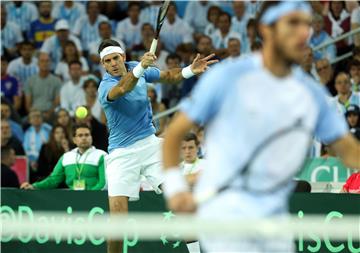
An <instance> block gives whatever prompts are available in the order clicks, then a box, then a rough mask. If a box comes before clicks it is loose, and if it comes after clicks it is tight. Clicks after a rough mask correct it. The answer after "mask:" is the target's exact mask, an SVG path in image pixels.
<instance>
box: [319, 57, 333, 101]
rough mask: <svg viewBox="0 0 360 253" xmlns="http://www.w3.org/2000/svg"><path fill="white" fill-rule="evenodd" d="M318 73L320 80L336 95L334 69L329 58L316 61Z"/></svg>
mask: <svg viewBox="0 0 360 253" xmlns="http://www.w3.org/2000/svg"><path fill="white" fill-rule="evenodd" d="M315 68H316V73H317V74H318V76H319V81H320V83H321V84H322V85H324V86H325V87H326V88H327V90H328V91H329V92H330V93H331V95H332V96H335V95H336V93H337V92H336V89H335V81H334V71H333V69H332V66H331V64H330V62H329V60H328V59H321V60H318V61H316V62H315Z"/></svg>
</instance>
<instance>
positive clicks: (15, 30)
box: [1, 4, 24, 59]
mask: <svg viewBox="0 0 360 253" xmlns="http://www.w3.org/2000/svg"><path fill="white" fill-rule="evenodd" d="M23 40H24V39H23V36H22V33H21V29H20V27H19V26H18V25H17V24H16V23H13V22H12V21H10V19H9V18H7V11H6V8H5V6H4V5H3V4H1V55H2V56H8V57H9V58H11V59H13V58H15V57H16V56H17V45H18V44H19V43H20V42H22V41H23Z"/></svg>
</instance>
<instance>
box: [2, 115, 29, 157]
mask: <svg viewBox="0 0 360 253" xmlns="http://www.w3.org/2000/svg"><path fill="white" fill-rule="evenodd" d="M4 146H10V147H11V148H13V149H14V150H15V154H16V155H25V151H24V148H23V146H22V144H21V142H20V141H19V140H18V139H17V138H16V137H15V136H13V135H12V132H11V127H10V123H9V121H7V120H6V119H1V147H4Z"/></svg>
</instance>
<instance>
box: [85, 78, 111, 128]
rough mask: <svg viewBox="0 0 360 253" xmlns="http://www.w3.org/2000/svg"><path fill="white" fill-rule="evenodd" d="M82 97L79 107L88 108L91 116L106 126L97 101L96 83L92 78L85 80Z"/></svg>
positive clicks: (102, 112)
mask: <svg viewBox="0 0 360 253" xmlns="http://www.w3.org/2000/svg"><path fill="white" fill-rule="evenodd" d="M83 89H84V93H83V94H84V97H83V98H82V99H81V105H86V106H87V107H88V108H90V111H91V114H92V116H93V117H94V118H95V119H96V120H97V121H99V122H100V123H102V124H104V125H105V124H106V117H105V113H104V111H103V109H102V107H101V104H100V102H99V100H98V81H97V80H95V79H94V78H89V77H88V78H87V79H86V81H85V82H84V84H83Z"/></svg>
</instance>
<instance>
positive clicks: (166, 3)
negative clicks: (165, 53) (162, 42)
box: [150, 0, 170, 54]
mask: <svg viewBox="0 0 360 253" xmlns="http://www.w3.org/2000/svg"><path fill="white" fill-rule="evenodd" d="M169 4H170V0H167V1H164V2H163V4H162V6H161V7H160V9H159V14H158V17H157V21H156V31H155V38H154V39H153V41H152V42H151V46H150V52H151V53H153V54H155V51H156V47H157V44H158V38H159V34H160V30H161V27H162V25H163V24H164V21H165V17H166V14H167V11H168V9H169Z"/></svg>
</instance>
